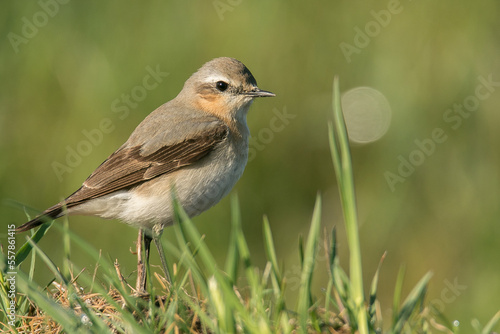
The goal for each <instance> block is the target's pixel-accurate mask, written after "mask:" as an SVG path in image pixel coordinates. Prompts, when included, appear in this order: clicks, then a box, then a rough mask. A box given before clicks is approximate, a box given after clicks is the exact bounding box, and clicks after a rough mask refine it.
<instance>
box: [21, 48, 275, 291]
mask: <svg viewBox="0 0 500 334" xmlns="http://www.w3.org/2000/svg"><path fill="white" fill-rule="evenodd" d="M266 96H275V95H274V94H273V93H271V92H268V91H264V90H260V89H259V88H258V87H257V82H256V81H255V78H254V77H253V75H252V73H250V71H249V70H248V68H246V67H245V65H243V64H242V63H241V62H239V61H238V60H236V59H233V58H226V57H222V58H216V59H213V60H211V61H209V62H208V63H206V64H205V65H203V66H202V67H201V68H200V69H199V70H198V71H197V72H196V73H194V74H193V75H192V76H191V77H190V78H189V79H188V80H187V81H186V83H185V84H184V87H183V89H182V90H181V92H180V93H179V95H177V97H175V98H174V99H173V100H171V101H169V102H167V103H165V104H164V105H162V106H160V107H159V108H158V109H156V110H155V111H153V112H152V113H151V114H149V115H148V116H147V117H146V118H145V119H144V120H143V121H142V122H141V123H140V124H139V126H137V128H136V129H135V130H134V132H133V133H132V135H131V136H130V138H129V139H128V140H127V141H126V142H125V144H123V145H122V146H121V147H120V148H119V149H118V150H117V151H116V152H114V153H113V154H111V155H110V156H109V157H108V158H107V159H106V161H104V162H103V163H102V164H101V165H100V166H99V167H98V168H97V169H96V170H95V171H94V172H93V173H92V174H91V175H90V176H89V177H88V178H87V180H85V182H84V183H83V185H82V186H81V187H80V189H78V190H77V191H75V192H74V193H73V194H72V195H71V196H69V197H68V198H66V199H65V200H64V201H62V202H60V203H58V204H56V205H54V206H52V207H50V208H48V209H47V210H45V211H44V212H43V213H42V214H41V215H40V216H38V217H36V218H35V219H33V220H31V221H29V222H27V223H25V224H23V225H21V226H19V227H18V228H17V231H20V232H21V231H27V230H29V229H31V228H34V227H36V226H38V225H41V224H43V223H44V222H46V221H48V220H50V219H55V218H59V217H61V216H63V215H66V214H67V215H93V216H99V217H102V218H108V219H120V220H122V221H123V222H125V223H127V224H129V225H132V226H136V227H138V228H139V237H138V245H137V246H138V274H137V284H136V290H137V292H139V293H141V292H145V286H146V270H145V263H144V262H143V261H142V259H143V257H142V245H143V243H144V247H145V255H144V258H145V259H146V262H147V260H148V258H149V246H150V243H151V240H154V241H155V244H156V246H157V248H158V251H159V253H160V257H161V260H162V264H163V267H164V269H165V271H166V275H167V276H168V270H167V266H166V262H165V259H164V257H163V251H162V249H161V243H160V242H159V237H160V235H161V232H162V230H163V228H164V227H165V226H168V225H171V224H172V223H173V222H174V212H173V207H172V200H173V199H172V189H174V193H175V196H176V199H177V200H178V201H179V203H180V205H181V206H182V207H183V209H184V210H185V211H186V213H187V214H188V215H189V216H190V217H193V216H196V215H198V214H200V213H202V212H203V211H205V210H207V209H209V208H210V207H212V206H213V205H215V204H216V203H217V202H219V201H220V200H221V198H223V197H224V196H225V195H227V194H228V193H229V191H230V190H231V188H232V187H233V186H234V184H235V183H236V181H237V180H238V179H239V178H240V176H241V174H242V173H243V170H244V168H245V165H246V163H247V158H248V140H249V136H250V132H249V130H248V126H247V123H246V115H247V112H248V108H249V107H250V105H251V104H252V101H253V99H254V98H255V97H266Z"/></svg>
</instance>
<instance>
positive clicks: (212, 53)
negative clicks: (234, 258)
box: [0, 0, 500, 333]
mask: <svg viewBox="0 0 500 334" xmlns="http://www.w3.org/2000/svg"><path fill="white" fill-rule="evenodd" d="M60 2H61V3H59V2H55V0H53V1H49V0H45V1H44V0H42V1H40V2H35V1H32V2H20V1H3V2H2V4H1V5H0V9H1V10H0V36H1V37H2V38H1V39H0V77H1V80H0V152H1V157H2V158H1V159H2V160H1V161H2V162H1V164H0V186H1V188H0V198H1V199H12V200H15V201H19V202H21V203H24V204H26V205H29V206H31V207H34V208H37V209H40V210H41V209H45V208H46V207H48V206H50V205H52V204H54V203H56V202H57V201H59V200H60V199H62V198H63V197H65V196H67V195H69V194H70V193H72V192H73V191H74V190H76V189H77V188H78V187H79V186H80V185H81V183H82V181H83V180H84V179H85V178H86V177H87V176H88V175H89V174H90V173H91V172H92V171H93V170H94V168H96V167H97V166H98V165H99V164H100V163H101V162H102V161H103V160H104V159H105V158H106V157H107V156H108V155H109V154H110V153H112V152H113V151H114V150H115V149H116V148H118V147H119V146H120V145H121V144H122V143H123V142H124V141H125V140H126V139H127V137H128V135H129V134H130V133H131V132H132V130H133V129H134V128H135V126H137V124H139V122H140V121H141V120H142V119H143V118H144V117H145V116H146V115H147V114H148V113H149V112H151V111H152V110H154V109H155V108H156V107H158V106H159V105H161V104H163V103H164V102H166V101H168V100H170V99H172V98H173V97H174V96H175V95H176V94H177V93H178V92H179V91H180V89H181V88H182V85H183V83H184V81H185V80H186V79H187V78H188V77H189V76H190V75H191V74H192V73H193V72H194V71H195V70H196V69H198V68H199V67H200V66H201V65H202V64H203V63H204V62H206V61H208V60H210V59H212V58H215V57H219V56H231V57H235V58H237V59H239V60H241V61H242V62H244V63H245V64H246V65H247V66H248V67H249V68H250V70H251V71H252V73H253V74H254V76H255V77H256V78H257V81H258V83H259V86H260V87H261V88H262V89H266V90H271V91H273V92H274V93H276V95H277V96H276V97H275V98H272V99H265V100H264V99H263V100H259V101H256V102H255V103H254V105H253V107H252V109H251V111H250V113H249V115H248V123H249V127H250V129H251V132H252V134H253V135H254V137H255V140H256V142H254V143H253V144H252V146H251V148H252V149H253V151H252V152H253V153H254V158H253V159H252V160H251V161H250V162H249V163H248V165H247V168H246V170H245V173H244V175H243V177H242V179H241V180H240V181H239V183H238V184H237V186H236V187H235V189H234V190H233V193H237V194H238V196H239V200H240V203H241V211H242V216H243V224H244V229H245V233H246V236H247V238H248V240H249V243H250V247H251V252H252V258H253V261H254V262H255V263H256V264H258V265H259V266H261V267H263V265H264V263H265V262H264V261H265V260H264V259H265V256H264V253H263V240H262V232H261V231H262V216H263V215H264V214H266V215H268V217H269V219H270V222H271V225H272V230H273V233H274V236H275V239H276V240H275V242H276V247H277V250H278V256H279V257H280V260H281V261H282V263H283V264H284V267H285V271H286V272H287V277H288V280H289V287H290V294H291V295H293V291H294V290H296V289H297V279H298V276H297V268H298V251H297V249H298V248H297V241H298V237H299V235H300V234H303V235H304V234H307V231H308V228H309V221H310V217H311V214H312V209H313V205H314V199H315V194H316V193H317V192H318V191H319V192H320V193H321V194H322V195H323V198H324V210H323V218H324V220H323V222H324V225H325V227H327V228H329V229H330V228H331V227H333V226H337V227H338V229H339V233H338V235H339V244H340V246H339V248H340V249H339V251H340V253H341V256H342V259H341V262H342V263H343V265H344V268H345V269H346V270H347V269H348V261H347V259H348V250H347V245H346V239H345V234H344V230H343V222H342V218H341V211H340V207H339V199H338V191H337V185H336V180H335V175H334V172H333V167H332V163H331V158H330V154H329V147H328V137H327V126H326V124H327V120H328V119H330V114H331V91H332V80H333V76H334V75H335V74H337V75H339V76H340V82H341V90H342V91H346V90H349V89H351V88H354V87H358V86H369V87H372V88H374V89H376V90H378V91H380V92H381V93H382V94H383V95H384V96H385V98H386V99H387V101H388V102H389V104H390V106H391V109H392V122H391V125H390V128H389V130H388V132H387V133H386V135H385V136H384V137H382V138H381V139H380V140H378V141H376V142H374V143H371V144H367V145H357V144H353V148H352V154H353V163H354V169H355V170H354V173H355V182H356V187H357V195H358V206H359V217H360V225H361V228H360V234H361V242H362V254H363V261H364V263H363V264H364V276H365V280H366V282H369V281H370V280H371V277H372V276H373V273H374V271H375V270H376V266H377V264H378V262H379V259H380V257H381V255H382V254H383V252H384V251H387V252H388V255H387V258H386V260H385V263H384V266H383V270H382V273H381V281H380V287H379V289H380V292H381V296H380V299H381V301H382V310H383V311H384V315H385V317H386V318H389V317H390V313H389V312H390V311H389V309H390V305H391V298H392V291H393V288H394V283H395V279H396V275H397V271H398V269H399V267H400V266H401V265H402V264H405V265H406V267H407V277H406V280H405V285H404V288H405V289H404V291H405V292H409V290H410V289H411V288H412V287H413V285H414V284H415V283H416V282H417V281H418V279H420V278H421V277H422V276H423V275H424V274H425V273H426V272H427V271H429V270H430V271H432V272H434V276H433V279H432V281H431V285H430V288H429V301H431V302H432V303H433V304H434V305H435V306H436V307H438V308H439V309H441V310H442V311H443V312H444V314H445V315H446V316H447V317H448V318H449V319H450V320H455V319H457V320H459V321H460V323H461V327H463V332H464V333H467V332H470V320H471V319H472V318H478V319H479V321H480V322H481V323H483V324H484V323H485V322H486V321H487V320H488V319H490V318H491V317H492V316H493V314H494V313H495V312H497V311H498V310H499V309H500V265H499V262H500V242H499V241H500V224H499V218H500V209H499V208H500V205H499V204H500V178H499V165H500V153H499V152H500V150H499V148H498V144H499V142H500V131H499V130H498V128H499V125H500V115H499V108H498V106H499V105H500V3H499V2H498V1H496V0H484V1H480V2H470V1H465V0H460V1H457V0H455V1H451V0H444V1H410V0H408V1H401V2H398V1H371V2H362V1H342V2H341V1H318V2H305V1H262V0H259V1H255V0H254V1H244V0H239V1H237V0H222V1H152V2H143V3H141V4H139V3H138V2H128V3H125V2H123V1H120V2H119V1H107V2H102V1H85V2H77V1H66V0H65V1H62V0H60ZM63 2H66V3H63ZM55 4H57V5H55ZM37 26H38V27H37ZM365 29H368V33H369V35H366V37H363V36H362V35H361V34H360V33H359V31H365ZM370 29H371V30H370ZM370 35H371V36H370ZM347 44H349V45H350V48H351V49H350V50H351V51H352V53H346V52H343V51H342V49H341V46H344V47H345V46H346V45H347ZM354 48H356V49H355V50H354ZM353 50H354V51H353ZM157 68H158V69H159V70H160V71H161V72H165V73H168V76H162V77H160V80H159V82H158V85H157V87H156V88H154V89H151V90H145V89H141V88H140V87H142V86H143V79H144V77H145V76H146V75H148V73H149V72H148V69H149V70H155V69H157ZM480 78H482V79H480ZM481 80H483V81H484V80H486V81H488V80H490V82H492V83H490V85H489V86H488V88H486V87H484V86H481V85H482V84H481V82H482V81H481ZM137 87H139V88H137ZM481 87H482V88H481ZM477 90H479V92H480V93H483V94H482V95H481V96H482V98H481V99H477V98H476V99H474V96H475V94H476V92H477ZM141 92H142V93H144V92H145V93H146V94H143V95H137V94H139V93H141ZM132 93H135V99H132V102H133V104H131V105H130V106H129V107H127V108H126V109H128V111H129V113H128V115H125V114H124V113H123V112H116V111H117V106H121V107H123V106H124V105H125V104H124V102H123V101H122V100H121V99H122V98H123V96H124V95H130V96H132V95H131V94H132ZM486 93H489V94H486ZM486 95H488V96H486ZM117 99H118V102H116V101H117ZM476 102H477V105H474V103H476ZM463 103H472V107H471V108H472V109H473V111H472V112H470V113H468V114H464V115H466V116H464V117H462V116H460V119H461V124H460V126H455V127H456V129H454V128H453V127H452V125H456V124H458V123H455V122H452V123H450V122H446V121H445V119H444V118H443V117H445V116H446V115H448V116H450V115H452V113H453V115H454V116H455V117H456V115H458V114H455V113H454V112H452V111H447V110H448V109H450V108H453V105H454V104H463ZM469 106H470V104H469ZM284 113H286V114H287V115H289V118H287V119H286V121H283V123H276V124H278V125H283V126H280V127H279V129H278V130H277V128H276V127H275V128H274V130H271V131H270V129H271V124H274V123H273V122H276V121H273V118H276V117H277V115H278V114H281V115H283V114H284ZM290 115H291V116H290ZM124 116H125V117H124ZM292 117H293V118H292ZM103 119H108V120H109V122H111V124H112V127H113V130H112V131H108V133H103V134H102V140H101V141H96V144H95V145H94V144H93V145H91V146H90V148H89V147H87V151H85V156H82V159H81V161H79V162H75V163H74V168H72V170H71V172H70V171H67V172H66V173H63V174H62V175H61V174H59V176H58V175H57V173H56V172H55V171H54V163H55V162H57V163H61V164H63V165H67V163H66V157H67V154H68V150H71V149H78V147H80V149H84V148H85V147H84V146H82V145H85V144H83V142H85V141H86V140H87V139H86V137H85V134H84V133H85V131H87V132H89V131H92V130H93V129H98V128H99V124H100V122H101V121H102V120H103ZM456 122H458V121H456ZM435 128H441V129H442V130H443V131H444V134H445V135H446V138H447V140H446V141H445V142H444V143H440V144H436V145H435V147H434V149H433V150H431V151H432V152H431V153H430V154H428V155H425V161H423V162H422V161H420V162H422V163H421V164H420V165H419V166H417V167H415V170H414V171H413V172H412V173H411V175H407V177H403V178H402V179H400V181H404V182H397V183H395V184H393V187H392V188H391V186H390V185H389V183H388V182H387V180H386V175H387V172H390V173H394V174H395V175H397V174H398V168H399V166H400V163H401V160H400V159H401V157H402V158H404V159H409V157H410V155H411V154H412V153H414V152H415V151H416V150H418V146H417V144H416V143H415V141H416V140H417V141H425V140H426V139H428V138H431V136H432V131H433V130H434V129H435ZM78 145H80V146H78ZM415 154H417V153H414V155H415ZM1 212H2V215H1V216H2V226H3V227H2V229H4V231H1V233H2V240H3V241H4V239H5V232H6V229H7V228H6V227H5V226H6V225H7V224H10V223H15V224H20V223H22V222H24V221H25V220H26V219H25V216H24V213H23V212H22V211H21V210H20V209H18V208H14V207H12V206H9V205H7V204H5V203H2V206H1ZM194 221H195V222H196V223H197V226H198V227H199V229H200V230H201V232H202V233H205V234H206V240H207V242H208V244H209V246H210V248H211V250H212V251H213V252H214V253H215V254H216V256H217V257H218V259H219V261H220V263H221V264H222V263H223V261H224V259H225V253H226V247H225V245H226V244H227V241H228V238H229V231H228V226H229V221H230V210H229V201H228V199H227V198H226V199H224V200H223V201H221V202H220V203H219V204H218V205H217V206H216V207H214V208H212V209H211V210H209V211H208V212H206V213H204V214H202V215H201V216H199V217H197V218H195V219H194ZM70 227H71V229H72V230H73V231H74V232H75V233H77V234H78V235H80V236H82V237H83V238H85V239H86V240H88V241H89V242H90V243H92V245H94V246H95V247H96V248H97V249H102V250H103V254H105V255H106V256H109V257H110V258H113V259H114V258H118V259H119V260H120V263H121V265H122V272H124V273H131V272H132V271H133V270H134V269H135V257H134V256H133V255H131V254H130V252H129V247H132V248H133V246H134V243H133V242H134V240H135V238H136V230H134V229H133V228H130V227H128V226H126V225H123V224H120V223H118V222H116V221H106V220H101V219H97V218H88V217H72V218H70ZM164 237H166V238H170V237H171V236H169V231H168V229H167V230H166V231H165V233H164ZM23 238H24V235H23V236H21V235H19V236H18V245H20V244H21V242H22V240H23ZM40 244H41V247H42V248H43V249H44V250H45V251H46V252H47V253H48V254H49V255H50V256H51V257H52V258H53V259H54V261H56V262H57V263H59V264H60V263H61V253H62V250H63V246H62V244H61V236H60V234H59V232H57V231H56V230H55V229H52V230H51V231H50V233H49V234H48V235H47V236H46V237H45V238H44V239H43V240H42V242H41V243H40ZM72 255H73V260H74V261H75V262H76V263H78V264H79V265H80V266H86V267H87V268H93V266H94V263H93V262H92V260H90V259H89V258H87V257H85V256H84V255H81V254H79V253H78V252H76V251H75V252H73V254H72ZM152 261H153V263H159V261H158V258H157V255H156V254H154V257H153V259H152ZM326 263H327V261H326V260H325V257H324V256H320V261H319V263H318V267H317V269H316V272H315V274H316V280H315V282H316V286H315V291H316V294H317V295H318V296H320V295H321V293H322V292H321V288H323V287H324V286H325V282H326V269H325V267H326ZM37 271H38V276H37V280H38V281H39V282H40V284H46V283H47V282H48V280H49V279H50V277H51V274H50V273H49V272H48V270H47V269H46V268H45V267H44V266H43V265H42V264H40V266H39V267H38V270H37ZM367 288H368V286H367ZM291 298H293V297H291Z"/></svg>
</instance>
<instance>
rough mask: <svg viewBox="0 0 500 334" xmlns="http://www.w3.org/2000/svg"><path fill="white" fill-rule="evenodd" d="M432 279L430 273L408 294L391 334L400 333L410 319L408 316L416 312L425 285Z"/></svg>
mask: <svg viewBox="0 0 500 334" xmlns="http://www.w3.org/2000/svg"><path fill="white" fill-rule="evenodd" d="M431 277H432V273H430V272H429V273H427V274H425V276H424V277H422V278H421V279H420V281H419V282H418V283H417V285H415V287H414V288H413V290H412V291H411V292H410V293H409V294H408V297H406V299H405V301H404V302H403V305H402V306H401V311H399V313H398V315H397V319H396V323H395V325H394V327H393V333H395V334H396V333H401V331H402V330H403V326H404V324H405V322H406V321H407V320H408V319H409V318H410V316H411V315H412V314H413V313H414V312H415V311H416V310H417V307H418V305H419V304H422V303H423V300H424V297H425V294H426V292H427V285H428V283H429V280H430V279H431Z"/></svg>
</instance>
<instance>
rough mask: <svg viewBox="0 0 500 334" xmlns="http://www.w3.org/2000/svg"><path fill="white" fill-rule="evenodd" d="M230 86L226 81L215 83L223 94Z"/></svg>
mask: <svg viewBox="0 0 500 334" xmlns="http://www.w3.org/2000/svg"><path fill="white" fill-rule="evenodd" d="M228 86H229V84H228V83H227V82H224V81H217V82H216V83H215V87H217V89H218V90H219V91H221V92H223V91H225V90H226V89H227V87H228Z"/></svg>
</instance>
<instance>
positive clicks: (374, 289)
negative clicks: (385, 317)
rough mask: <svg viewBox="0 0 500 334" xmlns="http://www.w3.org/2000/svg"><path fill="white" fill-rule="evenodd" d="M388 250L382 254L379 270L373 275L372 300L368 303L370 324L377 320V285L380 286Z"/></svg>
mask: <svg viewBox="0 0 500 334" xmlns="http://www.w3.org/2000/svg"><path fill="white" fill-rule="evenodd" d="M386 254H387V252H384V254H383V255H382V258H381V259H380V262H379V263H378V267H377V270H376V271H375V275H374V276H373V280H372V285H371V288H370V301H369V303H368V316H369V320H370V324H373V323H374V322H375V320H376V319H375V315H376V309H375V307H376V306H375V301H376V300H377V286H378V278H379V274H380V268H382V263H383V262H384V259H385V256H386Z"/></svg>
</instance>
